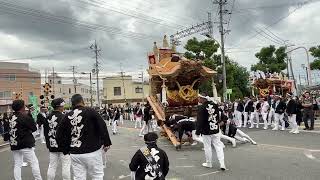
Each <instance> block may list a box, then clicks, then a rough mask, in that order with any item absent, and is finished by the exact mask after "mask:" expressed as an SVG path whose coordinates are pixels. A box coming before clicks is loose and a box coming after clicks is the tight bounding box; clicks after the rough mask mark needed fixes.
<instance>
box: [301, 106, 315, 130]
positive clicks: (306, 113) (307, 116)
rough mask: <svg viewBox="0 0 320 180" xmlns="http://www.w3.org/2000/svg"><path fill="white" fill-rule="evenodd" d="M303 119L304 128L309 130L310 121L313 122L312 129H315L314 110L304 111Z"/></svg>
mask: <svg viewBox="0 0 320 180" xmlns="http://www.w3.org/2000/svg"><path fill="white" fill-rule="evenodd" d="M302 119H303V122H304V126H305V127H306V128H307V129H309V124H308V120H309V119H310V121H311V124H310V128H311V129H313V127H314V111H313V110H312V109H304V110H303V117H302Z"/></svg>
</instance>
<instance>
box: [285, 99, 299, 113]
mask: <svg viewBox="0 0 320 180" xmlns="http://www.w3.org/2000/svg"><path fill="white" fill-rule="evenodd" d="M286 113H287V114H288V115H291V114H297V103H296V101H295V100H293V99H290V100H289V102H288V104H287V107H286Z"/></svg>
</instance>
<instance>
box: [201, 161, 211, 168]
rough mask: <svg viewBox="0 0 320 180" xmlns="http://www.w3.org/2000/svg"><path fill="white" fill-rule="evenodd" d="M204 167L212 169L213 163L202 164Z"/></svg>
mask: <svg viewBox="0 0 320 180" xmlns="http://www.w3.org/2000/svg"><path fill="white" fill-rule="evenodd" d="M202 166H203V167H206V168H212V164H211V163H207V162H205V163H202Z"/></svg>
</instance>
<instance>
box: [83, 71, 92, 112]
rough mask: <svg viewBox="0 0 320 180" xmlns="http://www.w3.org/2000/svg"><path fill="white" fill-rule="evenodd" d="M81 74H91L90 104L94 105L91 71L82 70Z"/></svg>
mask: <svg viewBox="0 0 320 180" xmlns="http://www.w3.org/2000/svg"><path fill="white" fill-rule="evenodd" d="M81 74H89V75H90V106H91V107H92V106H93V102H92V78H91V72H89V73H86V72H81Z"/></svg>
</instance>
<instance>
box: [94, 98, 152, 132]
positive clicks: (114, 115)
mask: <svg viewBox="0 0 320 180" xmlns="http://www.w3.org/2000/svg"><path fill="white" fill-rule="evenodd" d="M100 114H101V116H102V117H103V119H104V120H106V121H108V124H109V125H110V126H112V133H113V134H114V135H116V134H117V133H118V128H117V126H118V125H119V124H122V125H123V124H124V120H130V121H134V128H136V129H137V128H140V129H141V130H140V133H139V136H140V137H143V136H144V135H145V134H146V133H148V132H153V131H155V130H156V129H155V128H156V126H155V124H156V121H155V118H154V116H153V115H152V112H151V106H150V104H149V102H147V103H146V104H143V103H140V102H138V103H137V104H136V105H135V106H133V105H128V104H127V105H123V106H121V105H118V106H116V105H112V104H109V105H108V107H107V106H105V107H104V108H103V109H102V110H101V111H100Z"/></svg>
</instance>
